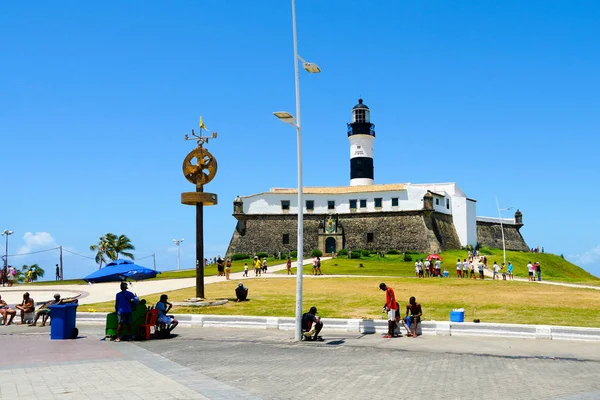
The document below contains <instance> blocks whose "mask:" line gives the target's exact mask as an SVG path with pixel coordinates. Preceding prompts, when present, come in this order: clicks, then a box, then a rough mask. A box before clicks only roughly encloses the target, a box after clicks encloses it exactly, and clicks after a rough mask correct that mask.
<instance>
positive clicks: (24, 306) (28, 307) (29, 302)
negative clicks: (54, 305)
mask: <svg viewBox="0 0 600 400" xmlns="http://www.w3.org/2000/svg"><path fill="white" fill-rule="evenodd" d="M16 307H17V310H19V311H21V324H25V314H27V313H32V312H34V311H35V302H34V301H33V299H32V298H31V297H29V292H25V293H23V301H22V302H21V304H17V306H16Z"/></svg>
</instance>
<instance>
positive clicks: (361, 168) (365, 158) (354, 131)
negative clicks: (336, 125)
mask: <svg viewBox="0 0 600 400" xmlns="http://www.w3.org/2000/svg"><path fill="white" fill-rule="evenodd" d="M370 113H371V111H370V110H369V107H367V106H366V105H365V104H363V99H358V104H357V105H355V106H354V107H353V108H352V122H351V123H349V124H348V140H349V141H350V186H361V185H372V184H373V183H374V181H373V141H374V140H375V124H372V123H371V116H370Z"/></svg>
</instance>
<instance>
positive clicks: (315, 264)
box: [312, 257, 317, 275]
mask: <svg viewBox="0 0 600 400" xmlns="http://www.w3.org/2000/svg"><path fill="white" fill-rule="evenodd" d="M312 274H313V275H316V274H317V257H313V259H312Z"/></svg>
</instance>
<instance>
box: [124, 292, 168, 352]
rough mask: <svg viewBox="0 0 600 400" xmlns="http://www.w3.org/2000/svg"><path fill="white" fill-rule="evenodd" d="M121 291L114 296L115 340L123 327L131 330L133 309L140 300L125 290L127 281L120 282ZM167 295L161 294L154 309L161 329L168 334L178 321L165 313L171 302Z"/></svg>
mask: <svg viewBox="0 0 600 400" xmlns="http://www.w3.org/2000/svg"><path fill="white" fill-rule="evenodd" d="M120 287H121V291H120V292H118V293H117V295H116V298H115V311H116V312H117V321H118V324H117V337H116V339H115V342H120V341H121V337H122V336H121V333H122V331H123V329H124V328H129V332H131V325H132V323H133V309H134V308H135V307H136V306H137V305H138V303H139V302H140V300H139V298H138V297H137V296H136V295H135V294H134V293H131V292H130V291H129V290H127V287H128V284H127V282H121V286H120ZM168 299H169V296H168V295H166V294H162V295H161V296H160V299H159V301H158V302H157V303H156V309H157V310H158V318H157V323H158V324H162V325H163V329H164V331H165V333H166V334H170V333H171V331H172V330H173V329H175V327H176V326H177V325H178V324H179V321H177V320H176V319H175V317H173V316H172V315H167V314H168V313H169V311H171V308H172V307H173V304H171V303H169V302H168Z"/></svg>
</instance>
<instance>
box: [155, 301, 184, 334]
mask: <svg viewBox="0 0 600 400" xmlns="http://www.w3.org/2000/svg"><path fill="white" fill-rule="evenodd" d="M168 298H169V296H167V295H166V294H162V295H160V300H159V301H158V303H156V309H157V310H158V311H159V314H158V323H160V324H165V325H166V328H165V329H166V330H165V334H166V335H169V334H170V333H171V331H172V330H173V329H175V327H176V326H177V325H178V324H179V321H177V320H176V319H175V318H174V317H173V316H171V315H167V313H168V312H169V311H170V310H171V308H172V307H173V304H171V303H169V302H168V301H167V299H168Z"/></svg>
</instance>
